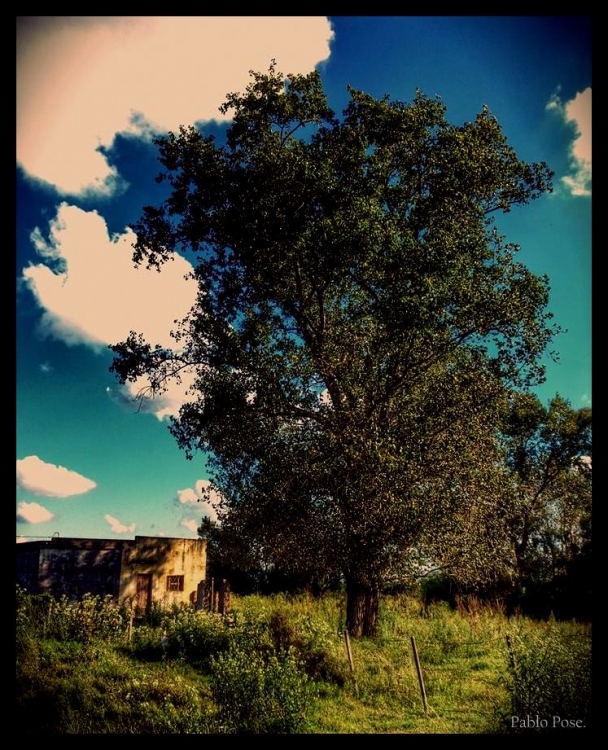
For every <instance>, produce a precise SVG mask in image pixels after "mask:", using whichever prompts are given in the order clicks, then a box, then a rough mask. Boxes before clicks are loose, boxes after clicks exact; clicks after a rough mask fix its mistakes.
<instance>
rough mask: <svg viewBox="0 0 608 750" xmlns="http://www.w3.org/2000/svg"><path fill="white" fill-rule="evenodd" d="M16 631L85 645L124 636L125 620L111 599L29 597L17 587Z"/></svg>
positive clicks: (44, 595) (118, 606)
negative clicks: (74, 599) (95, 640)
mask: <svg viewBox="0 0 608 750" xmlns="http://www.w3.org/2000/svg"><path fill="white" fill-rule="evenodd" d="M16 621H17V628H18V629H20V630H21V631H25V630H27V631H29V632H30V633H31V634H36V635H40V636H42V637H45V638H56V639H58V640H64V641H69V640H72V641H78V642H80V643H89V642H90V641H92V640H93V639H94V638H102V639H104V640H108V641H117V640H121V639H123V638H125V637H126V633H127V628H128V622H129V617H128V614H127V611H126V609H125V608H124V607H122V606H120V605H118V604H116V602H115V601H114V600H113V599H112V597H111V596H98V595H95V594H84V596H83V597H82V598H81V599H80V600H79V601H72V600H70V599H68V597H67V596H65V595H63V596H61V597H59V598H55V597H53V596H51V595H50V594H34V595H30V594H28V593H27V592H25V591H24V590H23V589H21V588H20V587H17V617H16Z"/></svg>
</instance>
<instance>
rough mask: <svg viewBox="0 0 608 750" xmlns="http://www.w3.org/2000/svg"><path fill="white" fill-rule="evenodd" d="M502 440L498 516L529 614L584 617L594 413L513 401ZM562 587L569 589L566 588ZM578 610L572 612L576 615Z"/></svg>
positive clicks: (555, 403) (560, 403) (516, 397)
mask: <svg viewBox="0 0 608 750" xmlns="http://www.w3.org/2000/svg"><path fill="white" fill-rule="evenodd" d="M500 439H501V443H502V448H503V451H504V456H505V472H504V480H503V484H502V491H501V495H502V509H501V513H502V515H503V516H504V518H505V522H506V523H505V531H506V533H507V536H508V539H509V543H510V545H511V548H512V555H513V558H514V562H515V567H516V578H517V583H518V585H519V587H520V595H521V604H522V605H524V606H525V607H526V609H527V611H531V612H532V613H534V614H537V615H544V616H546V615H548V614H549V612H550V611H559V612H560V614H564V615H566V616H573V615H575V614H582V613H583V611H584V610H586V611H587V613H589V612H590V608H591V601H590V598H588V599H587V601H585V600H584V599H581V597H580V596H578V594H580V592H581V590H587V591H588V590H590V584H589V578H590V576H591V573H592V571H591V559H590V558H591V492H592V468H591V466H592V464H591V456H592V413H591V409H587V408H584V409H573V408H572V407H571V406H570V404H569V402H568V401H566V400H565V399H563V398H561V397H560V396H556V397H555V398H553V399H552V400H551V401H550V402H549V405H548V406H547V407H545V406H543V405H542V404H541V402H540V401H539V399H538V398H537V397H536V396H534V395H532V394H512V396H511V398H510V399H509V402H508V404H507V405H506V407H505V411H504V415H503V420H502V425H501V433H500ZM568 579H571V580H570V585H569V586H568ZM577 610H578V611H577Z"/></svg>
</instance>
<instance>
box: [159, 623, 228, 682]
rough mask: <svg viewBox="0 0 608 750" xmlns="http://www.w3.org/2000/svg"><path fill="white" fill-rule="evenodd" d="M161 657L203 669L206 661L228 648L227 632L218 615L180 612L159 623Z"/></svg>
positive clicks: (205, 666) (207, 662)
mask: <svg viewBox="0 0 608 750" xmlns="http://www.w3.org/2000/svg"><path fill="white" fill-rule="evenodd" d="M162 631H163V633H164V636H163V643H164V649H165V653H166V655H167V656H168V657H169V658H172V659H183V660H184V661H186V662H188V663H189V664H192V665H195V666H198V667H201V668H203V669H206V668H207V667H208V666H209V660H210V658H211V657H212V656H215V655H217V654H219V653H221V652H223V651H225V650H226V649H227V648H228V644H229V641H230V630H229V629H228V628H227V627H226V624H225V622H224V620H223V618H222V616H221V615H218V614H215V613H203V612H195V611H194V610H192V609H183V610H181V611H180V612H178V613H176V614H175V615H174V616H169V617H166V618H165V619H164V620H163V622H162Z"/></svg>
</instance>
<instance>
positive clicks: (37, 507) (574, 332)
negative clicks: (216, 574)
mask: <svg viewBox="0 0 608 750" xmlns="http://www.w3.org/2000/svg"><path fill="white" fill-rule="evenodd" d="M591 57H592V55H591V20H590V18H588V17H577V16H571V17H567V16H541V17H530V16H522V17H516V16H514V17H513V16H510V17H497V16H491V17H487V16H483V17H481V16H479V17H477V16H462V17H458V16H432V17H431V16H429V17H423V16H411V17H410V16H393V17H389V16H339V17H314V16H304V17H297V16H288V17H279V16H269V17H257V16H253V17H245V18H239V17H227V18H222V17H217V16H214V17H205V16H196V17H190V18H188V17H146V16H141V17H122V16H121V17H93V16H84V17H70V16H64V17H36V16H34V17H21V18H18V19H17V181H16V197H17V224H16V245H17V247H16V250H17V264H16V270H17V278H16V284H17V292H16V305H17V310H16V331H17V333H16V337H17V339H16V343H17V346H16V354H17V393H16V398H17V425H16V427H17V441H16V443H17V497H16V501H17V525H16V533H17V538H18V539H31V538H40V537H42V538H45V537H50V536H52V535H53V534H59V535H60V536H81V537H102V538H132V537H133V536H134V535H136V534H142V535H159V536H161V535H162V536H178V537H179V536H184V537H196V536H197V533H196V528H197V526H198V525H199V524H200V520H201V518H202V516H203V515H211V516H213V513H214V511H213V508H212V506H211V505H209V504H208V503H204V502H198V501H199V499H200V498H201V497H202V492H203V490H204V488H205V485H206V482H207V480H208V477H207V475H206V473H205V462H204V457H203V456H199V457H195V458H194V460H192V461H188V460H187V459H186V457H185V455H184V454H183V453H182V452H181V451H180V450H179V449H178V447H177V445H176V444H175V442H174V440H173V438H172V437H171V435H170V434H169V432H168V429H167V418H168V416H169V415H170V414H171V413H172V412H175V410H176V409H177V408H179V404H180V402H181V400H182V399H183V394H182V393H180V392H179V391H177V390H176V391H175V392H172V393H169V394H168V395H167V397H166V398H165V399H164V400H163V401H156V402H152V403H150V404H148V405H147V406H146V408H144V409H141V410H139V411H138V410H137V408H136V405H135V404H134V403H133V401H132V400H131V398H132V395H133V394H132V393H129V392H126V391H124V390H121V388H120V387H119V386H118V384H117V382H116V381H115V380H114V378H113V376H112V375H111V373H110V372H109V371H108V368H109V366H110V364H111V360H112V358H111V353H110V352H109V350H108V348H107V347H108V345H109V344H111V343H116V342H118V341H121V340H123V339H124V338H125V337H126V335H127V333H128V332H129V330H131V329H135V330H137V331H140V332H141V333H144V334H145V335H146V338H148V340H153V341H159V342H163V341H167V342H168V341H169V339H168V333H169V331H170V329H171V325H172V322H173V320H175V319H176V318H180V317H183V315H184V314H185V313H186V311H187V310H188V308H189V305H190V304H191V302H192V295H193V291H194V290H193V288H192V286H191V284H189V283H188V282H186V281H184V278H183V276H184V274H185V272H186V271H187V270H188V265H187V263H186V261H185V260H183V259H177V260H176V262H175V263H172V264H165V266H164V267H163V271H162V272H161V273H160V274H158V273H156V272H153V271H152V272H148V271H145V270H144V269H139V270H135V269H134V268H133V265H132V262H131V245H132V242H133V241H134V236H133V234H132V232H131V230H129V229H128V225H129V224H130V223H133V222H135V221H137V219H138V218H139V217H140V215H141V210H142V207H143V206H144V205H146V204H155V203H158V202H159V201H160V200H162V198H163V193H162V188H161V187H160V186H159V185H157V184H156V183H155V182H154V177H155V175H156V173H157V172H158V168H159V165H158V162H157V160H156V155H157V152H156V148H155V147H154V145H153V144H152V142H151V138H152V137H153V135H154V134H155V133H166V132H167V131H169V130H176V129H177V128H178V127H179V126H180V125H188V124H191V123H198V124H199V126H200V127H201V128H203V129H204V130H205V131H206V132H216V131H218V130H221V129H223V128H225V127H226V124H227V123H226V121H225V119H224V116H223V115H221V114H220V112H219V110H218V108H219V106H220V105H221V104H222V102H223V100H224V97H225V95H226V94H227V93H228V92H231V91H242V90H244V88H245V86H246V85H247V83H248V80H249V73H248V72H249V70H251V69H254V70H260V71H265V70H267V69H268V65H269V63H270V60H271V59H272V58H274V59H276V61H277V66H278V69H279V70H281V71H283V72H284V73H307V72H310V71H311V70H313V69H315V68H316V69H317V70H319V72H320V73H321V77H322V80H323V83H324V86H325V90H326V92H327V95H328V98H329V104H330V106H331V107H332V108H333V109H334V110H335V111H336V112H341V110H342V108H343V107H344V106H345V105H346V103H347V100H348V94H347V86H348V85H351V86H353V87H355V88H357V89H360V90H363V91H366V92H367V93H370V94H372V95H374V96H378V97H380V96H382V95H384V94H389V95H390V96H391V97H392V98H394V99H400V100H402V101H406V102H407V101H411V100H412V98H413V97H414V94H415V91H416V89H417V88H418V89H421V90H422V91H423V92H424V93H425V94H428V95H431V96H433V95H435V94H438V95H439V96H440V97H441V98H442V100H443V102H444V103H445V105H446V107H447V116H448V118H449V119H450V120H451V121H453V122H454V123H456V124H461V123H463V122H464V121H466V120H472V119H474V117H475V115H476V114H477V113H478V112H479V111H481V109H482V107H483V105H484V104H485V105H487V106H488V107H489V108H490V110H491V111H492V113H493V114H494V115H495V116H496V117H497V118H498V120H499V122H500V124H501V125H502V128H503V131H504V133H505V135H506V136H507V139H508V141H509V143H510V145H511V146H513V147H514V149H515V150H516V152H517V154H518V156H519V157H520V158H522V159H525V160H526V161H531V162H532V161H546V162H547V163H548V164H549V166H550V167H551V169H553V170H554V172H555V189H554V192H553V194H551V195H550V196H545V197H543V198H542V199H541V200H539V201H536V202H534V203H532V204H531V205H529V206H526V207H523V208H519V209H516V210H514V211H513V212H511V213H510V214H509V215H507V216H504V217H500V218H499V220H498V226H499V229H501V230H502V231H503V232H504V233H505V234H506V236H507V238H508V239H509V240H510V241H513V242H516V243H519V244H520V245H521V248H522V249H521V253H520V259H521V260H522V261H523V262H524V263H525V264H526V265H527V266H528V267H529V268H531V269H532V270H533V271H534V272H535V273H538V274H546V275H547V276H548V277H549V281H550V285H551V298H550V305H549V309H550V310H551V311H552V312H553V314H554V322H556V323H557V324H558V325H559V326H561V328H563V329H564V332H563V333H562V334H560V335H559V336H558V337H557V338H556V339H555V341H554V342H553V346H552V348H553V350H555V351H556V353H557V354H558V355H559V362H558V363H556V364H554V363H552V362H550V361H548V363H547V382H546V383H545V384H544V385H543V386H541V387H540V388H539V389H538V390H537V392H538V395H539V396H540V398H541V399H542V400H543V402H545V403H546V402H547V401H548V400H549V399H550V398H551V397H552V396H554V395H555V394H556V393H559V394H560V395H562V396H564V397H565V398H567V399H568V400H569V401H570V403H571V404H572V406H573V407H575V408H579V407H582V406H590V405H591Z"/></svg>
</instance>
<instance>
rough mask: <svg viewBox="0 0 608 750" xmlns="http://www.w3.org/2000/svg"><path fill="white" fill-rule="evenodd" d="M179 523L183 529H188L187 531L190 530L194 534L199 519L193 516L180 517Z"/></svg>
mask: <svg viewBox="0 0 608 750" xmlns="http://www.w3.org/2000/svg"><path fill="white" fill-rule="evenodd" d="M179 525H180V526H183V528H184V529H188V531H191V532H192V533H193V534H196V533H197V532H198V527H199V525H200V521H196V520H195V519H194V518H182V520H181V521H180V524H179Z"/></svg>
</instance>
